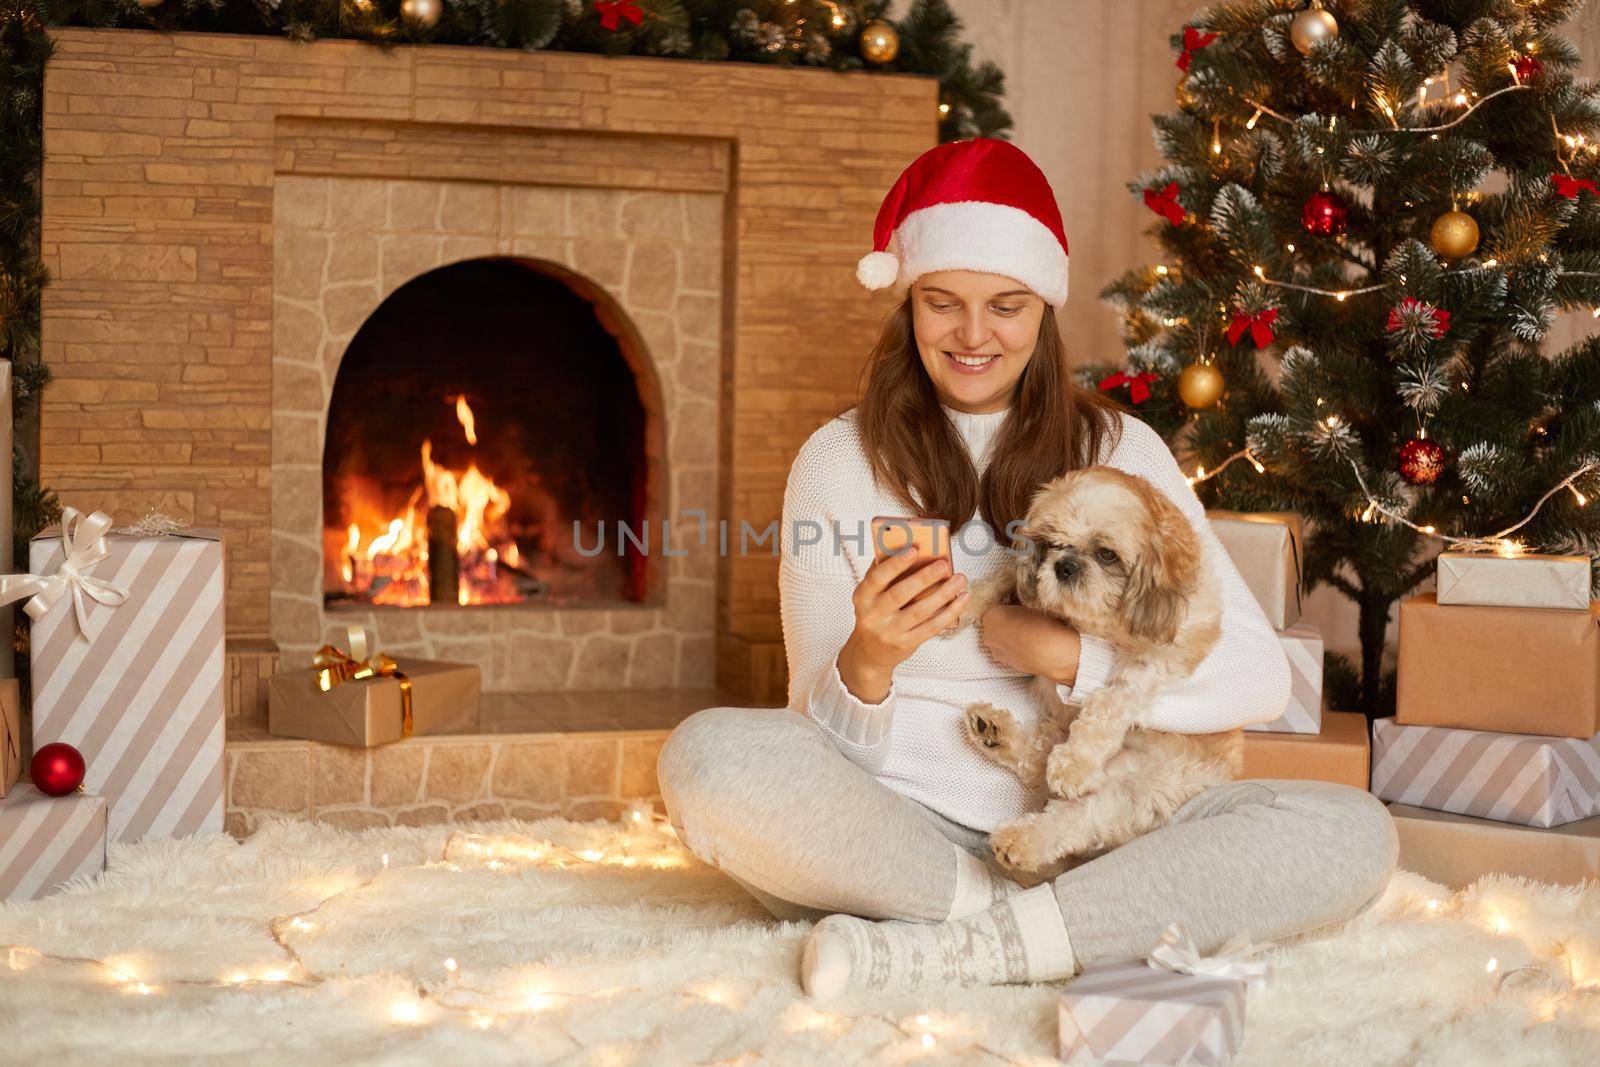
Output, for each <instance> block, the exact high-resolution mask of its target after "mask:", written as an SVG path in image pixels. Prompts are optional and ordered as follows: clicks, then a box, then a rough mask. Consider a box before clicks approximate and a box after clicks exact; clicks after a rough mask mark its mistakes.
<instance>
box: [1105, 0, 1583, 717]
mask: <svg viewBox="0 0 1600 1067" xmlns="http://www.w3.org/2000/svg"><path fill="white" fill-rule="evenodd" d="M1581 6H1582V0H1412V2H1407V0H1360V2H1357V0H1345V2H1342V3H1333V2H1319V0H1311V2H1310V3H1309V4H1308V3H1307V2H1306V0H1231V2H1226V3H1221V4H1217V5H1215V6H1213V7H1210V8H1208V9H1206V10H1205V11H1204V12H1202V13H1201V14H1200V15H1199V16H1198V17H1197V18H1196V19H1195V20H1194V22H1193V23H1192V24H1191V25H1189V26H1186V27H1184V28H1183V29H1182V31H1181V32H1180V33H1177V34H1174V35H1173V37H1172V44H1173V47H1174V49H1175V50H1176V51H1177V52H1178V53H1179V55H1178V60H1177V65H1178V67H1179V68H1180V69H1181V70H1182V71H1183V74H1182V78H1181V81H1180V82H1179V85H1178V91H1177V97H1178V99H1177V103H1178V109H1177V110H1176V111H1175V112H1172V113H1169V114H1163V115H1157V116H1154V123H1155V136H1156V141H1157V145H1158V147H1159V149H1160V151H1161V153H1162V155H1163V157H1164V158H1165V160H1166V163H1165V164H1164V165H1162V166H1161V167H1159V168H1158V169H1156V170H1154V171H1153V172H1149V173H1146V174H1143V175H1141V176H1140V177H1139V178H1138V179H1137V180H1136V181H1134V182H1132V183H1130V185H1129V188H1130V190H1131V191H1132V192H1133V193H1134V194H1135V195H1137V196H1140V197H1142V198H1143V200H1144V202H1145V203H1146V204H1147V205H1149V207H1150V208H1151V210H1152V211H1153V212H1154V213H1155V214H1156V215H1157V216H1158V218H1157V219H1156V220H1155V221H1154V223H1153V228H1152V233H1153V234H1154V236H1155V237H1156V238H1157V240H1158V241H1159V243H1160V245H1161V248H1162V250H1163V253H1164V258H1163V261H1162V262H1161V263H1159V264H1152V265H1150V266H1148V267H1144V268H1141V269H1137V270H1133V271H1130V272H1128V273H1127V274H1125V275H1123V276H1122V277H1120V278H1118V279H1116V280H1115V281H1114V282H1113V283H1111V284H1110V285H1108V286H1107V287H1106V288H1105V290H1104V291H1103V292H1102V294H1101V295H1102V297H1103V298H1104V299H1107V300H1110V301H1112V302H1113V303H1115V304H1117V305H1118V306H1119V307H1120V308H1121V309H1122V312H1123V333H1124V336H1125V339H1126V341H1127V346H1128V353H1127V355H1128V364H1129V366H1128V368H1127V369H1126V370H1125V371H1123V372H1121V373H1115V374H1113V373H1111V372H1112V371H1114V370H1116V368H1109V367H1101V368H1088V369H1086V372H1085V377H1086V380H1088V381H1091V382H1093V383H1095V384H1097V385H1100V386H1101V387H1102V388H1103V389H1105V390H1106V391H1107V392H1109V393H1111V394H1112V395H1116V396H1119V397H1120V398H1122V399H1124V400H1125V401H1127V402H1128V403H1130V404H1132V405H1133V410H1134V412H1135V413H1136V414H1137V415H1138V416H1139V417H1141V418H1143V419H1145V420H1147V421H1148V422H1149V423H1150V424H1152V425H1153V426H1154V427H1155V428H1156V429H1158V430H1159V431H1160V432H1161V433H1162V434H1163V435H1164V436H1166V438H1167V440H1168V441H1169V443H1170V444H1171V445H1172V446H1173V449H1174V451H1175V452H1176V453H1177V454H1178V455H1179V457H1180V459H1182V460H1184V461H1185V462H1186V464H1187V466H1188V467H1189V468H1190V469H1191V470H1192V478H1191V482H1192V484H1193V485H1194V487H1195V491H1196V492H1197V493H1199V494H1200V496H1201V498H1202V499H1203V500H1204V501H1205V502H1206V503H1207V504H1208V506H1219V507H1227V508H1235V509H1240V510H1246V511H1265V510H1287V511H1297V512H1299V513H1301V514H1302V515H1303V516H1304V517H1305V519H1306V522H1307V544H1306V549H1305V557H1306V558H1305V561H1304V568H1305V578H1306V581H1307V583H1308V585H1309V586H1312V587H1314V586H1315V585H1316V584H1318V583H1327V584H1329V585H1332V586H1333V587H1334V588H1336V589H1337V590H1339V591H1340V592H1341V593H1342V594H1344V595H1345V596H1347V597H1349V598H1350V599H1351V600H1353V601H1354V602H1355V603H1356V605H1357V607H1358V609H1359V618H1360V643H1361V663H1360V664H1359V668H1356V667H1354V666H1352V665H1350V664H1348V663H1343V662H1342V661H1341V662H1339V663H1338V664H1336V665H1334V666H1332V667H1331V668H1330V671H1329V678H1328V683H1327V685H1328V692H1329V695H1330V699H1332V700H1335V701H1338V702H1340V704H1341V705H1342V706H1347V707H1358V708H1360V709H1361V710H1364V711H1366V712H1368V713H1369V714H1373V713H1376V712H1378V711H1380V710H1381V709H1383V708H1384V707H1386V706H1388V705H1389V704H1390V703H1391V702H1392V691H1391V690H1390V689H1389V688H1388V686H1387V685H1386V683H1385V682H1384V680H1383V676H1382V670H1381V658H1382V653H1383V643H1384V633H1385V626H1386V623H1387V620H1388V618H1389V614H1390V610H1391V608H1392V607H1393V605H1394V604H1395V602H1396V600H1398V599H1399V598H1400V597H1402V596H1404V595H1406V594H1407V593H1408V592H1409V591H1411V590H1412V589H1414V588H1415V587H1416V586H1417V585H1418V583H1419V582H1421V581H1422V580H1423V579H1424V578H1425V577H1427V576H1428V575H1429V574H1430V573H1431V571H1432V567H1433V562H1432V561H1433V557H1434V556H1435V555H1436V553H1437V551H1438V550H1440V549H1441V548H1456V549H1462V548H1465V549H1471V550H1486V551H1499V552H1502V553H1515V552H1522V551H1531V550H1539V551H1552V552H1562V553H1581V554H1585V555H1589V556H1591V557H1592V556H1594V555H1596V554H1597V553H1600V507H1594V508H1585V506H1584V505H1585V504H1587V502H1588V500H1589V498H1591V497H1593V496H1595V495H1597V494H1600V338H1595V337H1590V338H1586V339H1584V340H1583V341H1581V342H1579V343H1578V344H1576V345H1573V346H1572V347H1571V348H1569V349H1568V350H1566V351H1563V352H1559V353H1556V354H1553V355H1552V354H1548V353H1545V352H1544V351H1543V349H1544V347H1545V345H1544V342H1545V338H1546V335H1547V333H1548V332H1549V331H1550V330H1551V327H1552V325H1553V323H1554V317H1555V315H1556V314H1557V313H1559V312H1563V311H1569V310H1574V309H1576V310H1580V311H1584V312H1592V313H1593V314H1594V315H1595V316H1596V317H1600V192H1597V187H1596V180H1595V179H1596V177H1597V175H1600V157H1597V153H1600V144H1596V143H1595V137H1596V134H1597V132H1600V130H1597V127H1600V102H1597V96H1600V86H1597V85H1596V84H1595V83H1594V82H1592V81H1589V80H1587V79H1581V78H1577V77H1575V76H1574V74H1573V70H1574V68H1575V67H1576V66H1577V62H1578V55H1577V52H1576V50H1575V48H1574V47H1573V45H1572V43H1571V42H1570V41H1569V40H1567V39H1566V38H1565V37H1563V36H1561V33H1560V27H1561V26H1562V24H1563V23H1564V22H1566V21H1567V20H1568V19H1569V18H1571V17H1572V15H1573V14H1574V13H1576V11H1577V10H1578V9H1579V8H1580V7H1581ZM1584 321H1586V322H1587V321H1589V319H1588V316H1585V317H1584ZM1336 706H1338V705H1336Z"/></svg>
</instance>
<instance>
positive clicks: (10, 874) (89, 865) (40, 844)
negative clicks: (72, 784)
mask: <svg viewBox="0 0 1600 1067" xmlns="http://www.w3.org/2000/svg"><path fill="white" fill-rule="evenodd" d="M109 809H110V805H108V804H107V803H106V799H105V797H97V796H94V795H93V794H90V793H69V794H67V795H66V796H64V797H47V796H45V795H44V794H43V793H41V792H39V790H37V789H35V788H34V787H33V785H32V784H31V783H28V782H24V783H23V784H21V785H19V786H17V788H16V789H14V790H12V791H11V793H10V794H9V795H8V796H6V797H5V798H4V799H3V800H0V900H35V899H37V898H39V897H43V896H48V895H49V894H51V893H53V892H55V890H56V889H57V887H59V886H60V885H61V883H63V882H65V881H67V880H68V879H71V878H75V877H77V876H78V875H80V874H96V873H98V872H100V871H103V870H105V869H106V815H107V812H108V811H109Z"/></svg>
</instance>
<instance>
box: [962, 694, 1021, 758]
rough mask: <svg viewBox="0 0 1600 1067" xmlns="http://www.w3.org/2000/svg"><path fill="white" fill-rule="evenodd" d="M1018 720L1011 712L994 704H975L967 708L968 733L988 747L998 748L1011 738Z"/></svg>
mask: <svg viewBox="0 0 1600 1067" xmlns="http://www.w3.org/2000/svg"><path fill="white" fill-rule="evenodd" d="M1015 726H1016V721H1015V720H1014V719H1012V717H1011V713H1010V712H1009V711H1006V710H1005V709H1004V708H997V707H995V706H994V705H993V704H973V705H972V706H971V707H969V708H967V733H968V734H970V735H972V739H973V740H974V741H976V742H978V744H980V745H982V746H983V747H984V748H987V749H998V748H1001V747H1002V746H1004V745H1005V743H1006V741H1007V740H1008V739H1009V738H1010V736H1011V732H1012V730H1013V729H1014V728H1015Z"/></svg>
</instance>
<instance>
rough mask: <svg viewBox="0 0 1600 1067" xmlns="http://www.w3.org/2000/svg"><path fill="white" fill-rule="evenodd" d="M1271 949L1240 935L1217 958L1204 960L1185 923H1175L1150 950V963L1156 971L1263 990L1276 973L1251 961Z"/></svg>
mask: <svg viewBox="0 0 1600 1067" xmlns="http://www.w3.org/2000/svg"><path fill="white" fill-rule="evenodd" d="M1268 947H1270V946H1269V945H1265V944H1263V945H1256V944H1251V942H1250V939H1249V937H1247V936H1246V935H1244V934H1239V935H1238V936H1237V937H1232V938H1229V939H1228V941H1227V942H1226V943H1225V944H1223V946H1222V947H1221V948H1219V949H1217V951H1216V954H1215V955H1211V956H1202V955H1200V951H1199V950H1198V949H1197V948H1195V944H1194V938H1192V937H1190V936H1189V931H1188V930H1187V929H1185V928H1184V925H1183V924H1182V923H1180V922H1175V923H1172V924H1170V925H1169V926H1168V927H1167V928H1166V929H1165V930H1163V931H1161V940H1159V941H1157V942H1156V944H1155V947H1154V948H1152V949H1151V950H1150V955H1149V957H1148V962H1149V964H1150V966H1152V967H1160V968H1164V969H1166V970H1169V971H1178V972H1181V973H1183V974H1195V975H1211V976H1213V977H1216V978H1233V979H1237V980H1238V981H1241V982H1244V983H1245V984H1246V985H1248V986H1249V987H1250V988H1251V989H1261V988H1263V987H1264V986H1265V985H1266V984H1267V976H1268V975H1270V974H1271V973H1272V964H1270V963H1268V962H1267V961H1266V960H1253V961H1249V960H1247V958H1248V957H1250V956H1253V955H1255V954H1256V953H1258V952H1261V951H1262V950H1264V949H1266V948H1268Z"/></svg>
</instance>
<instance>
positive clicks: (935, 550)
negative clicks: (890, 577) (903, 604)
mask: <svg viewBox="0 0 1600 1067" xmlns="http://www.w3.org/2000/svg"><path fill="white" fill-rule="evenodd" d="M907 545H916V546H917V559H916V561H915V562H913V563H912V564H911V567H910V568H909V569H908V570H907V571H906V572H905V573H906V574H910V573H912V572H913V571H915V570H916V569H917V568H919V567H925V566H927V565H928V564H930V563H932V562H933V561H934V560H936V559H943V560H949V559H950V523H948V522H947V521H945V520H944V519H913V518H906V517H903V516H896V515H875V516H873V519H872V556H873V558H874V559H878V560H881V559H885V558H887V557H889V556H892V555H895V554H896V553H898V552H901V551H903V550H905V548H906V546H907ZM904 576H905V575H901V577H904ZM895 580H896V581H899V580H900V579H899V578H897V579H895ZM931 590H932V587H931V586H930V587H929V588H928V589H926V590H924V591H922V592H921V593H918V594H917V595H916V596H914V597H912V598H911V600H910V601H908V603H911V604H915V603H916V602H917V601H919V600H921V599H922V598H923V597H925V596H927V595H928V593H929V592H930V591H931Z"/></svg>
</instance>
